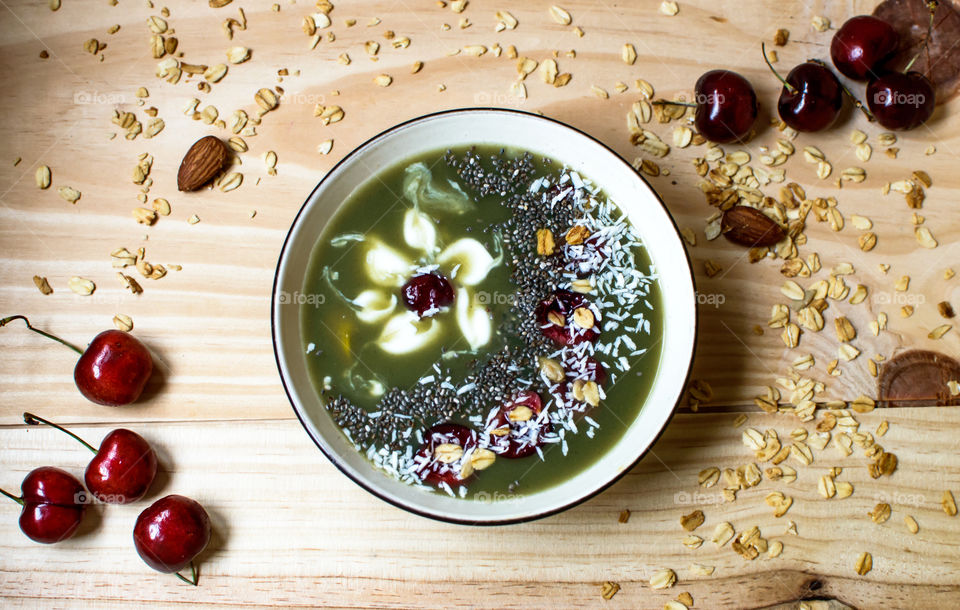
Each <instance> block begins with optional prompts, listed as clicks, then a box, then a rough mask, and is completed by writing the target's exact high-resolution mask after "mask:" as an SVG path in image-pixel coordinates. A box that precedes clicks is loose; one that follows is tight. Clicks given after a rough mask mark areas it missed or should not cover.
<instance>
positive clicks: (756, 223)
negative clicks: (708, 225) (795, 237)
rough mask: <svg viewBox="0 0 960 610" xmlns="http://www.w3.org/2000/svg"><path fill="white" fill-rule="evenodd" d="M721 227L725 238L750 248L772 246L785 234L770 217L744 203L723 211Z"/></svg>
mask: <svg viewBox="0 0 960 610" xmlns="http://www.w3.org/2000/svg"><path fill="white" fill-rule="evenodd" d="M722 227H723V234H724V235H725V236H726V238H727V239H729V240H730V241H732V242H734V243H737V244H740V245H741V246H749V247H751V248H756V247H764V246H772V245H774V244H775V243H777V242H779V241H780V240H781V239H783V238H784V235H785V233H784V231H783V228H782V227H781V226H780V225H778V224H777V223H776V222H774V221H773V220H772V219H771V218H770V217H768V216H767V215H766V214H764V213H763V212H761V211H760V210H757V209H756V208H751V207H750V206H746V205H735V206H733V207H732V208H730V209H729V210H727V211H726V212H724V214H723V221H722Z"/></svg>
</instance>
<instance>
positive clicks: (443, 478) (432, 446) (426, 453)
mask: <svg viewBox="0 0 960 610" xmlns="http://www.w3.org/2000/svg"><path fill="white" fill-rule="evenodd" d="M441 445H456V446H458V447H460V448H461V449H462V450H463V454H466V453H467V452H468V451H469V450H470V449H473V448H474V447H476V446H477V433H476V432H474V431H473V430H471V429H470V428H468V427H466V426H461V425H460V424H450V423H446V424H437V425H436V426H434V427H432V428H430V429H429V430H427V433H426V434H425V435H424V440H423V445H421V447H420V450H419V451H417V455H416V456H415V457H414V459H415V460H416V461H417V463H419V464H420V466H419V467H418V468H417V469H416V473H417V474H418V475H419V476H420V478H421V479H422V480H423V482H424V483H429V484H430V485H439V484H440V483H446V484H447V485H450V486H451V487H453V486H455V485H460V484H461V483H463V482H464V481H465V480H466V479H461V478H460V471H461V466H462V463H461V460H459V459H458V460H455V461H452V462H450V463H444V462H443V461H441V460H440V459H439V458H438V457H437V455H436V448H437V447H439V446H441ZM466 478H467V479H469V478H470V477H469V476H468V477H466Z"/></svg>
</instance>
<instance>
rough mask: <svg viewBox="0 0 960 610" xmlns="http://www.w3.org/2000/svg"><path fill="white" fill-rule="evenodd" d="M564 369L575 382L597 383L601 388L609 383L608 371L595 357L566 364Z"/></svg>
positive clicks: (587, 357) (586, 357)
mask: <svg viewBox="0 0 960 610" xmlns="http://www.w3.org/2000/svg"><path fill="white" fill-rule="evenodd" d="M564 367H565V368H566V369H567V376H568V377H572V378H573V379H574V380H577V379H583V380H584V381H596V382H597V385H600V386H602V385H605V384H606V383H607V369H605V368H604V367H603V365H602V364H600V361H598V360H597V359H596V358H594V357H593V356H585V357H583V358H579V359H575V360H571V361H570V362H564Z"/></svg>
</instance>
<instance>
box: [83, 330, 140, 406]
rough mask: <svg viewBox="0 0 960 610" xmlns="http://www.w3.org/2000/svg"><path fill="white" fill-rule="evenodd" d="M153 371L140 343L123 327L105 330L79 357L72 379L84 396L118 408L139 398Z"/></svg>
mask: <svg viewBox="0 0 960 610" xmlns="http://www.w3.org/2000/svg"><path fill="white" fill-rule="evenodd" d="M152 372H153V358H151V356H150V352H149V351H147V348H146V347H144V345H143V343H140V341H139V340H138V339H137V338H136V337H134V336H133V335H131V334H130V333H125V332H123V331H122V330H105V331H103V332H102V333H100V334H99V335H97V336H96V337H94V338H93V341H91V342H90V345H89V346H87V349H86V351H84V352H83V355H82V356H80V360H78V361H77V366H76V368H74V369H73V379H74V381H76V383H77V388H78V389H79V390H80V393H81V394H83V395H84V396H86V397H87V399H89V400H91V401H93V402H95V403H97V404H100V405H107V406H110V407H120V406H123V405H128V404H130V403H132V402H134V401H135V400H137V398H139V397H140V394H141V392H143V388H144V387H145V386H146V385H147V380H149V379H150V374H151V373H152Z"/></svg>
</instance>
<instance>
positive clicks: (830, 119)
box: [777, 61, 843, 131]
mask: <svg viewBox="0 0 960 610" xmlns="http://www.w3.org/2000/svg"><path fill="white" fill-rule="evenodd" d="M841 108H843V88H842V87H841V86H840V81H839V80H837V77H836V75H834V73H833V72H831V71H830V70H829V69H828V68H827V67H826V66H823V65H821V64H819V63H817V62H812V61H808V62H806V63H802V64H800V65H799V66H797V67H796V68H794V69H793V70H790V73H789V74H788V75H787V79H786V84H785V85H784V87H783V89H782V90H781V91H780V99H779V100H778V101H777V112H778V113H779V114H780V118H781V119H783V122H784V123H786V124H787V125H789V126H790V127H793V128H794V129H796V130H797V131H821V130H823V129H826V128H827V127H830V126H831V125H833V124H834V122H836V120H837V117H838V116H840V109H841Z"/></svg>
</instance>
